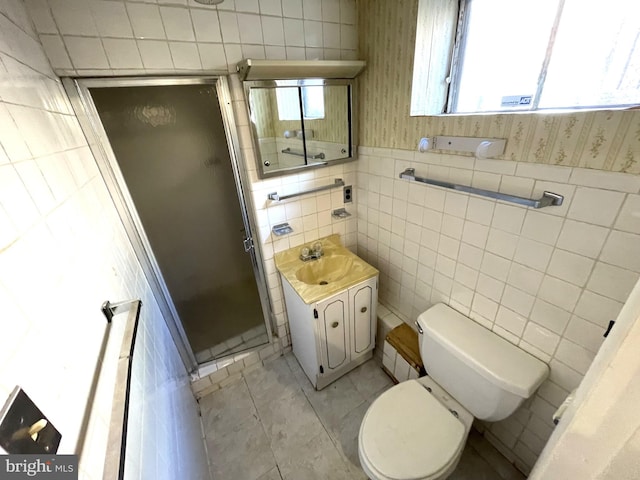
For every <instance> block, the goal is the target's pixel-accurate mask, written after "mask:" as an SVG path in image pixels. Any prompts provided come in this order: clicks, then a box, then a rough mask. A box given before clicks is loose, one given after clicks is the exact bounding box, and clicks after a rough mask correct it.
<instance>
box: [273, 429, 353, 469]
mask: <svg viewBox="0 0 640 480" xmlns="http://www.w3.org/2000/svg"><path fill="white" fill-rule="evenodd" d="M278 467H279V468H280V473H281V474H282V478H283V480H328V479H331V480H350V479H351V476H350V474H349V472H348V470H347V466H346V465H345V463H344V461H343V460H342V457H341V456H340V454H339V453H338V450H336V447H335V446H334V445H333V443H332V442H331V439H330V438H329V435H328V434H327V433H326V432H324V431H323V432H322V433H320V434H319V435H316V436H315V437H313V438H311V439H308V440H307V441H306V442H305V443H301V444H299V445H296V446H295V447H293V448H291V449H290V451H289V452H288V455H287V456H286V457H285V458H283V459H282V460H279V461H278Z"/></svg>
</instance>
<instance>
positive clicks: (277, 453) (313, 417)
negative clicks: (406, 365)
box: [200, 354, 524, 480]
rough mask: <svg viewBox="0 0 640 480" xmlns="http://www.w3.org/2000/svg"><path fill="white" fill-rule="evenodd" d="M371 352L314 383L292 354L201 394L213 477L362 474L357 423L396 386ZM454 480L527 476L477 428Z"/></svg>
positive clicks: (252, 479) (296, 479)
mask: <svg viewBox="0 0 640 480" xmlns="http://www.w3.org/2000/svg"><path fill="white" fill-rule="evenodd" d="M392 385H393V384H392V382H391V380H390V379H389V378H388V377H387V376H386V375H385V373H384V372H383V371H382V370H381V369H380V367H379V365H378V364H377V363H376V362H375V361H374V360H371V361H369V362H367V363H365V364H364V365H362V366H360V367H358V368H357V369H355V370H353V371H352V372H350V373H349V374H347V375H345V376H344V377H342V378H340V379H339V380H337V381H336V382H334V383H333V384H331V385H329V386H328V387H326V388H325V389H324V390H322V391H319V392H318V391H315V390H314V389H313V387H312V385H311V383H310V382H309V380H308V379H307V377H306V376H305V374H304V372H303V371H302V369H301V368H300V366H299V365H298V362H297V360H296V359H295V357H294V356H293V355H292V354H287V355H285V356H284V357H280V358H278V359H276V360H274V361H272V362H269V363H268V364H266V365H264V366H261V367H259V368H257V369H255V370H252V371H250V372H248V373H247V374H246V375H245V377H244V378H242V379H240V380H238V381H237V382H235V383H233V384H230V385H227V386H226V387H224V388H223V389H221V390H218V391H216V392H214V393H212V394H210V395H207V396H206V397H204V398H202V399H201V400H200V405H201V407H202V418H203V423H204V429H205V434H206V442H207V448H208V451H209V458H210V462H211V469H212V475H213V478H214V479H215V480H307V479H309V480H312V479H313V480H315V479H317V480H329V479H330V480H360V479H362V480H365V479H366V478H367V477H366V475H365V474H364V472H363V471H362V470H361V469H360V463H359V461H358V442H357V439H358V431H359V428H360V422H361V420H362V417H363V416H364V414H365V412H366V410H367V408H368V407H369V405H370V404H371V402H372V401H373V400H374V399H375V398H376V397H377V396H378V395H380V394H381V393H382V392H383V391H385V390H386V389H388V388H390V387H391V386H392ZM473 432H474V431H472V435H471V436H470V438H469V441H468V442H467V446H466V447H465V451H464V454H463V456H462V459H461V461H460V464H459V466H458V468H457V469H456V471H455V472H454V473H453V475H452V476H451V477H449V478H450V480H523V479H524V476H522V474H520V473H519V472H518V471H517V470H516V469H515V468H514V467H513V466H512V465H511V464H509V463H508V462H507V461H506V459H504V457H502V456H500V454H498V453H497V451H496V450H495V449H494V448H493V447H492V446H491V445H489V444H488V443H487V442H486V441H485V440H484V439H483V438H482V436H481V435H479V434H477V433H473Z"/></svg>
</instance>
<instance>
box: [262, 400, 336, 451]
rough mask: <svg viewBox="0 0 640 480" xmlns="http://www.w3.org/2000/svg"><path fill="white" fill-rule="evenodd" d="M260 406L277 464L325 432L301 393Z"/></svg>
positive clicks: (263, 422)
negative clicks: (310, 439) (301, 445)
mask: <svg viewBox="0 0 640 480" xmlns="http://www.w3.org/2000/svg"><path fill="white" fill-rule="evenodd" d="M257 407H258V413H259V415H260V419H261V421H262V424H263V426H264V429H265V432H266V433H267V436H268V437H269V440H270V443H271V449H272V450H273V453H274V455H275V457H276V458H277V459H278V461H280V459H282V458H285V457H286V456H287V455H288V452H289V451H290V449H292V448H294V447H296V446H298V445H300V444H303V443H304V442H306V441H307V440H308V439H309V438H312V437H314V436H317V435H319V434H320V433H322V432H324V431H325V430H324V427H323V426H322V423H320V419H318V416H317V415H316V413H315V411H314V410H313V408H312V407H311V404H310V403H309V401H308V400H307V397H305V395H304V394H303V393H302V391H298V392H295V393H293V394H291V395H289V396H288V397H287V396H285V397H280V398H279V399H278V400H277V401H273V402H265V403H258V405H257Z"/></svg>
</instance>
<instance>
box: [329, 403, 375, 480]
mask: <svg viewBox="0 0 640 480" xmlns="http://www.w3.org/2000/svg"><path fill="white" fill-rule="evenodd" d="M370 405H371V403H370V402H369V401H366V402H364V403H362V404H361V405H360V406H358V407H357V408H355V409H353V410H351V411H350V412H349V413H348V414H347V415H345V416H344V417H342V418H341V419H340V421H339V422H338V424H337V425H335V426H333V427H332V428H331V429H330V430H329V434H330V435H331V438H332V440H333V442H334V444H335V445H336V448H337V449H338V452H340V454H341V455H342V458H343V459H344V460H345V463H346V464H347V468H348V469H349V471H350V473H351V478H354V479H362V480H366V478H367V476H366V475H365V473H364V472H363V471H362V468H360V459H359V458H358V434H359V433H360V424H361V423H362V419H363V418H364V414H365V413H366V412H367V409H368V408H369V406H370Z"/></svg>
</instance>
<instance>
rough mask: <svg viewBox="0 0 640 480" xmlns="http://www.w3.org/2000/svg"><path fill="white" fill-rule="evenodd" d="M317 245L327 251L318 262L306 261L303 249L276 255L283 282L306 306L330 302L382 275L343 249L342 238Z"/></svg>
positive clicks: (330, 236) (326, 238) (285, 251)
mask: <svg viewBox="0 0 640 480" xmlns="http://www.w3.org/2000/svg"><path fill="white" fill-rule="evenodd" d="M316 241H317V242H320V243H321V244H322V249H323V251H324V255H323V256H322V257H320V258H319V259H317V260H308V261H306V262H304V261H302V260H301V259H300V254H301V248H302V245H298V246H296V247H292V248H290V249H288V250H284V251H282V252H278V253H276V254H275V255H274V260H275V263H276V268H277V269H278V271H279V272H280V275H281V278H282V280H283V281H285V282H288V283H289V285H291V287H292V288H293V290H294V291H295V292H296V293H297V294H298V295H299V296H300V298H302V300H303V301H304V303H306V304H311V303H313V302H317V301H320V300H322V299H323V298H329V297H330V296H332V295H335V294H336V293H338V292H341V291H343V290H345V289H347V288H349V287H351V286H353V285H356V284H358V283H360V282H363V281H365V280H367V279H369V278H371V277H375V276H376V275H378V270H377V269H375V268H374V267H372V266H371V265H369V264H368V263H367V262H365V261H364V260H363V259H361V258H360V257H358V256H357V255H356V254H354V253H353V252H351V251H350V250H349V249H348V248H345V247H344V246H343V245H342V243H341V242H340V236H339V235H338V234H336V233H334V234H333V235H329V236H327V237H323V238H319V239H318V240H316ZM313 243H315V242H311V244H313Z"/></svg>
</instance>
